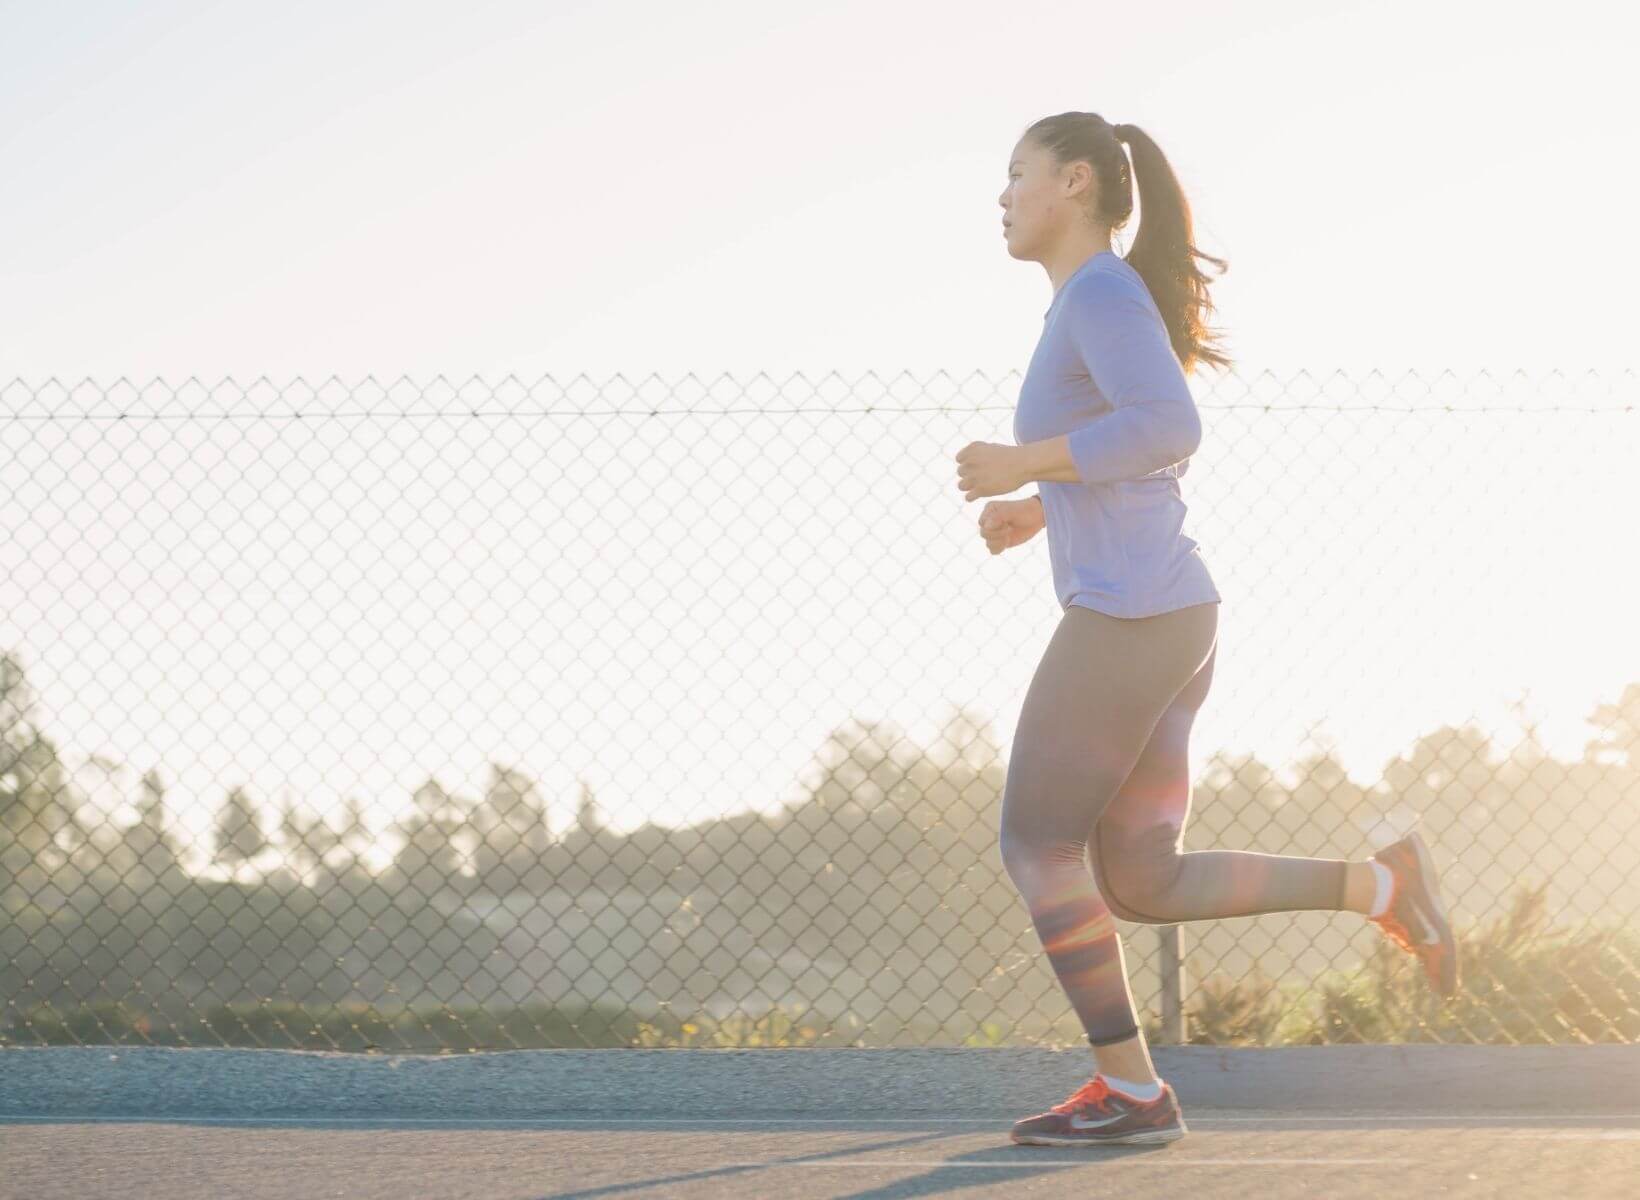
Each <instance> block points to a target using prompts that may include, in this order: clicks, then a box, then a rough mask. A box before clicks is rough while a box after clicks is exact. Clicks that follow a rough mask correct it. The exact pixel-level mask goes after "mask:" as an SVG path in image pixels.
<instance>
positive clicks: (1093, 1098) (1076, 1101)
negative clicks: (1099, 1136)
mask: <svg viewBox="0 0 1640 1200" xmlns="http://www.w3.org/2000/svg"><path fill="white" fill-rule="evenodd" d="M1108 1095H1110V1085H1109V1084H1107V1083H1106V1082H1105V1077H1104V1076H1103V1075H1095V1076H1094V1077H1093V1078H1092V1079H1090V1080H1088V1081H1087V1082H1086V1083H1084V1084H1083V1085H1082V1086H1081V1087H1079V1088H1077V1089H1076V1090H1075V1091H1074V1092H1072V1093H1071V1094H1070V1095H1069V1096H1066V1097H1065V1098H1064V1099H1063V1100H1061V1101H1060V1102H1059V1103H1058V1104H1056V1105H1054V1106H1053V1110H1052V1111H1054V1112H1057V1113H1065V1112H1070V1111H1072V1110H1073V1109H1077V1108H1081V1107H1082V1106H1083V1105H1088V1106H1089V1107H1092V1108H1096V1109H1098V1110H1099V1111H1100V1112H1104V1111H1105V1097H1106V1096H1108Z"/></svg>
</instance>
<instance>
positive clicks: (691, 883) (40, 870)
mask: <svg viewBox="0 0 1640 1200" xmlns="http://www.w3.org/2000/svg"><path fill="white" fill-rule="evenodd" d="M1635 383H1636V380H1635V376H1634V373H1633V372H1628V373H1622V374H1608V375H1605V376H1602V375H1600V374H1597V373H1592V372H1591V373H1584V374H1563V373H1559V372H1548V373H1540V374H1537V375H1531V374H1527V373H1522V372H1515V373H1498V374H1493V373H1487V372H1480V373H1476V374H1474V375H1470V376H1467V377H1462V378H1460V377H1459V376H1457V375H1455V374H1453V373H1450V372H1448V373H1443V374H1440V375H1438V376H1433V377H1430V376H1420V375H1419V374H1417V373H1411V372H1408V373H1405V374H1402V375H1400V376H1397V377H1393V378H1392V377H1390V376H1387V375H1385V374H1382V373H1380V372H1366V373H1363V374H1360V375H1359V376H1355V377H1352V376H1350V375H1347V374H1345V373H1342V372H1338V373H1333V374H1331V375H1312V374H1310V373H1307V372H1298V373H1296V374H1294V375H1291V376H1289V377H1287V378H1277V377H1276V376H1274V375H1273V374H1264V375H1260V376H1256V377H1242V376H1240V375H1237V374H1228V375H1224V376H1219V377H1217V378H1197V379H1195V380H1193V383H1192V387H1193V390H1194V391H1195V393H1196V396H1197V400H1198V404H1199V406H1200V408H1201V411H1202V416H1203V424H1204V427H1205V430H1206V433H1205V437H1204V440H1203V444H1202V447H1201V449H1200V450H1199V451H1198V453H1197V455H1196V456H1195V457H1194V458H1193V459H1192V460H1191V465H1190V469H1189V471H1188V472H1187V474H1186V476H1185V478H1184V481H1183V488H1184V493H1185V499H1186V501H1187V503H1188V504H1189V506H1190V517H1189V519H1188V522H1187V525H1186V531H1187V532H1188V533H1190V534H1191V536H1193V537H1195V538H1196V540H1197V541H1198V542H1200V543H1201V547H1202V553H1203V556H1204V557H1205V559H1206V561H1207V562H1208V564H1209V567H1210V568H1211V569H1212V571H1213V572H1214V576H1215V578H1216V580H1217V581H1218V583H1219V586H1220V589H1221V591H1222V592H1223V594H1224V598H1225V601H1226V603H1225V605H1224V607H1223V609H1222V610H1221V611H1222V617H1221V625H1220V647H1221V649H1220V660H1219V667H1218V671H1217V673H1216V680H1215V684H1214V688H1213V695H1211V696H1210V697H1209V699H1208V702H1207V705H1206V707H1205V708H1204V710H1203V712H1202V714H1201V716H1200V718H1199V720H1198V723H1197V726H1196V728H1195V731H1194V733H1193V747H1194V749H1193V753H1195V754H1197V755H1198V759H1199V762H1200V769H1199V770H1197V771H1195V779H1194V793H1193V800H1192V810H1191V811H1192V819H1191V821H1190V823H1189V825H1188V827H1187V829H1186V831H1185V838H1184V843H1185V849H1186V850H1199V849H1250V850H1258V851H1261V852H1264V853H1270V854H1302V855H1320V856H1326V857H1349V858H1356V859H1359V858H1365V857H1366V856H1367V855H1368V854H1370V852H1371V851H1372V850H1373V849H1375V848H1376V847H1377V846H1379V845H1382V844H1384V843H1386V842H1388V841H1391V840H1393V839H1394V838H1396V837H1398V836H1400V835H1401V834H1402V833H1404V832H1405V831H1406V829H1407V828H1409V827H1411V825H1412V824H1414V823H1416V824H1417V826H1418V828H1419V829H1420V831H1421V832H1422V834H1423V835H1424V837H1425V839H1426V840H1427V841H1428V842H1429V844H1430V845H1431V847H1432V848H1433V850H1434V854H1435V856H1436V859H1437V861H1438V862H1439V863H1440V864H1441V866H1442V867H1443V869H1444V875H1443V890H1444V891H1445V893H1446V896H1447V899H1448V901H1449V903H1450V904H1451V907H1452V918H1453V923H1454V927H1455V929H1456V931H1457V933H1458V935H1459V937H1460V940H1461V942H1462V945H1463V949H1464V983H1463V990H1462V992H1461V994H1460V996H1459V997H1458V998H1457V1000H1456V1001H1455V1002H1453V1003H1452V1004H1450V1005H1448V1006H1445V1007H1442V1006H1440V1005H1439V1004H1438V1003H1437V1002H1435V1001H1434V1000H1433V998H1432V997H1431V996H1430V995H1429V994H1428V989H1427V988H1426V987H1425V986H1424V984H1423V982H1422V978H1421V975H1420V974H1419V973H1418V970H1417V966H1416V963H1414V962H1413V961H1412V960H1411V959H1410V957H1409V956H1407V955H1405V954H1403V953H1402V952H1400V951H1399V950H1396V949H1395V948H1394V947H1392V946H1390V945H1388V943H1386V942H1385V940H1384V939H1383V938H1382V936H1381V935H1380V934H1379V933H1378V932H1377V930H1376V928H1375V927H1372V926H1370V925H1369V924H1368V923H1367V922H1365V921H1364V920H1363V919H1362V918H1361V916H1360V915H1359V914H1356V913H1349V912H1344V913H1339V912H1299V913H1277V914H1265V915H1259V916H1249V917H1237V918H1228V919H1224V920H1215V921H1203V922H1195V923H1192V924H1190V925H1188V926H1182V927H1181V926H1165V927H1144V926H1130V925H1126V924H1124V923H1122V922H1118V926H1119V929H1120V931H1121V933H1122V936H1123V940H1124V942H1125V944H1126V946H1127V953H1126V961H1127V965H1128V969H1129V974H1130V979H1131V981H1132V989H1133V994H1134V997H1135V1001H1136V1004H1137V1005H1138V1007H1139V1008H1140V1009H1141V1018H1142V1022H1143V1024H1144V1025H1145V1027H1146V1030H1147V1032H1148V1033H1149V1035H1150V1037H1151V1039H1152V1040H1153V1041H1156V1040H1160V1041H1170V1040H1172V1041H1176V1040H1189V1041H1193V1042H1200V1043H1213V1044H1225V1045H1233V1044H1241V1043H1250V1044H1275V1043H1281V1042H1287V1043H1295V1042H1296V1043H1302V1042H1336V1041H1402V1040H1434V1041H1450V1042H1476V1041H1483V1042H1545V1041H1555V1042H1560V1041H1632V1040H1635V1039H1636V1038H1637V1037H1640V753H1637V749H1640V653H1637V649H1640V635H1637V630H1636V623H1635V620H1634V617H1633V612H1632V610H1633V605H1632V601H1633V598H1634V595H1635V588H1634V584H1635V582H1636V575H1637V568H1636V565H1635V552H1634V546H1635V540H1634V539H1635V534H1634V523H1635V518H1636V515H1637V514H1640V484H1637V479H1640V472H1636V471H1635V469H1634V464H1635V462H1636V461H1637V458H1640V453H1637V452H1640V415H1637V413H1636V408H1635V401H1636V395H1637V389H1636V387H1635ZM1017 384H1018V376H1017V374H1013V373H1010V374H1008V375H1005V376H1001V377H988V376H985V375H982V374H979V373H974V374H970V375H967V376H964V377H961V378H957V377H953V376H950V375H947V374H944V373H940V374H936V375H934V376H933V377H927V378H913V377H911V376H896V377H892V378H887V379H884V378H880V377H878V376H876V375H872V374H868V375H866V376H864V377H861V378H857V379H852V380H844V379H842V378H840V377H838V376H836V375H828V376H826V377H824V378H823V379H821V380H819V381H818V382H811V381H809V380H807V379H805V378H804V377H802V376H795V377H793V378H791V379H788V380H785V381H783V382H778V383H777V382H775V381H773V380H770V379H768V378H766V377H763V376H759V377H757V378H755V379H753V380H750V381H741V380H735V379H732V378H729V377H724V378H721V379H719V380H716V381H712V382H702V381H699V380H696V379H695V378H694V377H692V376H690V377H686V378H684V379H683V380H678V381H662V380H658V379H653V378H651V379H647V380H643V381H640V382H636V383H629V382H628V381H626V380H625V379H622V378H621V377H618V376H617V377H615V378H613V379H610V380H606V381H604V382H603V383H593V382H592V381H590V380H587V379H585V378H581V377H578V378H576V379H575V380H572V381H570V382H568V383H567V384H562V385H561V384H559V383H557V382H554V381H552V380H551V379H544V380H540V381H537V382H535V383H533V384H526V383H524V382H522V381H519V380H517V379H514V378H511V377H509V378H507V379H505V380H503V381H501V382H500V383H494V384H492V383H487V382H485V381H483V380H480V379H473V380H469V381H466V382H465V383H459V384H458V383H452V382H449V381H446V380H444V379H442V378H440V379H435V380H433V381H431V382H426V383H414V382H412V381H409V380H406V379H400V380H397V381H395V382H391V383H378V382H377V381H375V380H374V379H367V380H365V381H363V382H359V383H354V384H351V385H348V384H344V383H342V382H341V381H339V380H335V379H332V380H328V381H326V382H324V383H322V384H318V385H312V386H310V385H308V384H306V383H304V382H302V381H300V380H297V381H295V382H292V383H289V384H285V385H282V386H280V385H275V384H273V383H271V382H269V381H267V380H265V379H264V380H258V381H256V382H255V383H252V384H248V385H240V384H237V383H235V382H233V381H232V380H228V381H224V382H223V383H221V384H218V385H215V386H210V387H207V386H205V385H203V384H201V383H199V382H198V381H196V380H189V381H187V382H186V383H183V384H181V385H169V384H166V383H164V382H163V381H155V382H153V383H150V384H148V385H144V386H137V385H133V384H131V383H129V382H127V381H124V380H120V381H117V382H116V383H114V384H111V385H96V384H93V383H92V382H91V381H85V382H82V383H80V384H78V385H72V386H69V385H64V384H61V383H59V382H57V381H55V380H52V381H48V382H46V383H44V384H28V383H25V382H23V381H21V380H14V381H12V382H11V383H10V384H9V385H6V386H5V387H4V388H0V401H3V404H0V479H3V484H0V516H3V520H0V530H3V539H0V1038H3V1039H4V1041H6V1042H9V1043H12V1044H40V1043H47V1042H80V1043H85V1044H112V1043H126V1042H131V1043H157V1044H171V1045H222V1044H241V1045H264V1046H305V1047H315V1048H336V1049H359V1048H380V1049H384V1050H428V1051H432V1050H437V1051H450V1050H457V1049H465V1048H479V1047H484V1048H506V1047H513V1046H594V1045H725V1046H748V1045H777V1044H778V1045H796V1044H812V1045H837V1044H846V1045H892V1044H920V1045H939V1044H945V1045H981V1044H1002V1043H1014V1044H1022V1043H1023V1044H1032V1043H1035V1044H1044V1043H1052V1044H1084V1043H1083V1040H1082V1032H1081V1030H1080V1029H1079V1027H1078V1026H1077V1025H1076V1022H1075V1018H1074V1015H1073V1014H1072V1013H1071V1011H1070V1009H1069V1006H1068V1003H1067V1002H1066V1000H1065V998H1064V996H1063V993H1062V992H1061V991H1060V990H1059V988H1058V985H1057V983H1056V981H1055V980H1054V977H1053V975H1052V973H1051V970H1050V968H1049V966H1048V964H1047V961H1046V959H1045V957H1044V956H1043V954H1042V952H1041V948H1040V944H1039V942H1038V941H1037V939H1036V935H1035V933H1034V931H1033V930H1032V928H1031V925H1030V922H1029V918H1028V915H1027V913H1026V911H1025V908H1024V906H1023V904H1022V903H1021V901H1020V900H1019V898H1018V896H1017V894H1016V893H1015V892H1014V890H1013V888H1012V886H1011V884H1010V883H1009V881H1008V879H1007V877H1006V875H1005V874H1004V872H1003V870H1002V866H1001V862H1000V859H999V857H998V853H997V837H996V834H997V818H998V811H999V806H1000V801H1001V792H1002V782H1003V779H1004V776H1005V765H1006V764H1005V755H1006V742H1007V731H1008V729H1009V728H1011V723H1012V718H1013V715H1014V714H1015V713H1016V712H1017V710H1018V704H1019V701H1020V698H1021V697H1022V695H1023V691H1024V688H1025V686H1026V684H1027V683H1028V681H1029V677H1030V674H1031V672H1032V671H1033V670H1034V668H1035V666H1036V663H1037V661H1038V659H1039V657H1040V654H1041V652H1042V649H1043V647H1044V645H1045V643H1046V640H1047V636H1048V634H1049V633H1051V630H1052V626H1053V623H1054V622H1055V621H1056V620H1057V618H1058V616H1059V607H1058V604H1057V601H1056V600H1055V598H1054V596H1053V594H1052V588H1051V584H1050V582H1049V578H1048V574H1047V562H1046V554H1045V552H1044V549H1043V546H1042V543H1041V541H1040V540H1034V541H1032V542H1029V543H1026V544H1025V545H1024V546H1021V547H1018V548H1015V549H1012V550H1009V551H1008V552H1007V553H1005V554H1002V555H999V556H994V557H993V556H991V555H990V554H989V553H988V552H987V550H986V549H985V547H984V545H983V543H982V541H981V540H980V538H979V535H978V531H977V526H976V523H975V518H977V515H978V511H979V508H980V503H981V502H965V501H964V500H963V499H962V497H961V495H960V493H959V492H958V491H957V490H956V488H955V478H956V474H955V466H954V462H953V455H954V453H955V451H956V450H957V449H959V448H960V447H961V446H962V445H964V444H966V443H968V442H970V441H976V440H979V441H986V440H988V441H994V442H1004V443H1007V442H1011V440H1012V438H1011V435H1010V433H1009V429H1010V421H1011V415H1012V411H1013V401H1012V395H1013V394H1014V392H1015V390H1016V389H1017ZM1029 490H1030V489H1029V488H1027V489H1026V490H1024V491H1022V492H1021V493H1020V495H1026V494H1029ZM998 499H1002V498H1001V497H999V498H998ZM1500 696H1502V697H1504V703H1503V706H1502V707H1500V703H1499V697H1500ZM1529 698H1530V702H1529ZM1534 704H1535V705H1536V707H1533V705H1534ZM1508 714H1514V715H1515V716H1517V717H1518V718H1519V720H1518V722H1516V723H1515V725H1514V728H1515V729H1516V731H1517V736H1514V737H1513V738H1512V739H1508V738H1507V736H1506V734H1505V729H1506V728H1507V727H1508V722H1506V721H1505V720H1504V719H1503V718H1504V716H1506V715H1508ZM1551 728H1553V729H1557V730H1559V734H1560V740H1561V744H1560V746H1559V747H1558V748H1557V747H1556V746H1554V745H1551V744H1550V743H1549V741H1548V740H1546V738H1545V737H1544V736H1541V735H1545V734H1546V733H1547V732H1548V731H1549V730H1550V729H1551ZM999 730H1000V732H999ZM1294 731H1298V734H1299V735H1302V737H1301V739H1300V740H1295V739H1294V736H1293V735H1294ZM1266 743H1268V744H1271V745H1283V746H1287V747H1289V748H1290V749H1289V750H1287V751H1284V752H1282V753H1280V754H1278V755H1275V756H1273V757H1261V756H1260V753H1259V752H1256V751H1255V750H1253V749H1248V748H1247V747H1256V746H1261V745H1264V744H1266ZM1235 747H1240V748H1235ZM1292 747H1297V749H1291V748H1292ZM1351 747H1355V749H1354V750H1352V751H1351V753H1353V754H1354V756H1355V757H1356V758H1357V759H1362V758H1365V759H1366V760H1367V763H1368V768H1367V770H1368V774H1369V775H1370V774H1372V771H1373V769H1374V768H1376V777H1375V778H1372V779H1370V781H1368V782H1362V781H1361V778H1360V772H1359V768H1357V770H1356V773H1353V774H1352V773H1351V771H1349V770H1346V768H1345V761H1344V759H1345V751H1346V750H1349V749H1350V748H1351ZM1373 755H1377V758H1376V760H1374V759H1373V757H1372V756H1373Z"/></svg>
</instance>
